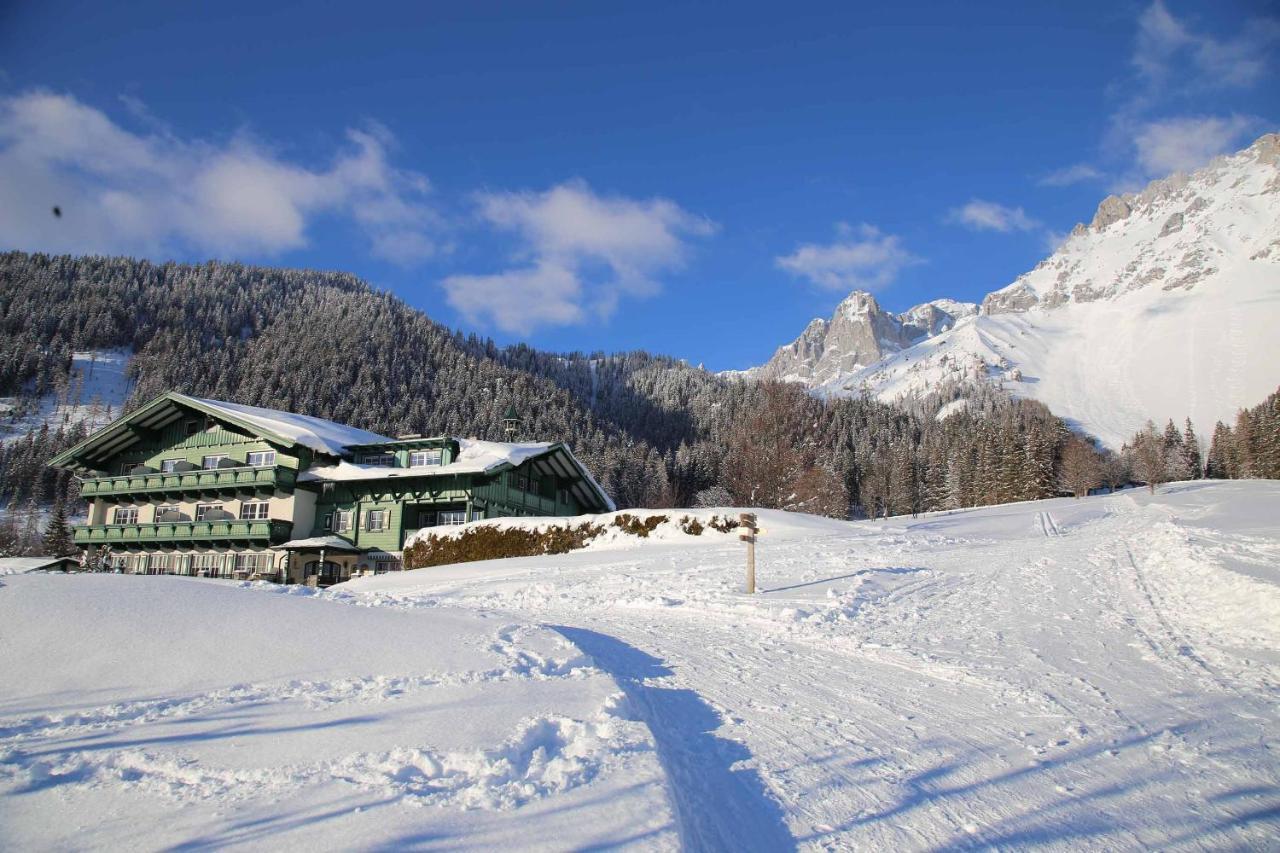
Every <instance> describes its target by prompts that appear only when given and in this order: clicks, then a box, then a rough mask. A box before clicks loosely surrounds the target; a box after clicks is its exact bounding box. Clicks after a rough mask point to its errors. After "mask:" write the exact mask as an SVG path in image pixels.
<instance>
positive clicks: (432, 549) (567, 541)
mask: <svg viewBox="0 0 1280 853" xmlns="http://www.w3.org/2000/svg"><path fill="white" fill-rule="evenodd" d="M670 520H672V518H671V516H669V515H650V516H646V517H644V518H641V517H639V516H636V515H631V514H630V513H625V512H624V513H619V514H618V515H615V516H614V517H613V518H612V519H611V520H609V521H608V523H607V524H597V523H594V522H590V521H584V522H582V523H580V524H575V525H568V524H565V525H555V524H551V525H548V526H547V527H545V528H543V529H541V530H531V529H528V528H523V527H498V526H495V525H490V524H477V525H475V526H473V527H468V528H467V529H465V530H463V531H461V532H460V533H456V534H444V535H441V534H436V533H430V534H427V535H426V536H423V537H421V538H420V539H418V541H417V542H414V543H413V544H412V545H410V546H409V547H408V548H405V549H404V556H403V559H404V567H405V568H406V569H423V568H427V567H429V566H445V565H449V564H451V563H470V562H475V561H476V560H503V559H507V558H509V557H538V556H541V555H543V554H567V553H569V552H570V551H576V550H578V549H580V548H584V547H586V546H587V545H588V544H589V543H590V542H591V541H592V540H593V539H595V538H596V537H597V536H599V535H600V534H602V533H604V532H605V530H606V528H607V527H616V528H618V529H619V530H621V531H622V532H623V533H626V534H627V535H629V536H636V537H638V538H641V539H647V538H648V537H649V534H650V533H652V532H653V531H654V530H656V529H657V528H658V526H659V525H661V524H662V523H663V522H665V521H670ZM676 522H677V523H678V524H679V525H680V529H681V530H682V531H683V532H684V533H686V534H688V535H690V536H701V535H702V531H703V530H705V529H706V528H707V527H710V528H711V529H712V530H718V531H720V532H721V533H728V532H729V531H730V530H732V529H734V528H735V527H737V526H738V522H737V521H735V520H733V519H731V518H727V517H721V516H718V515H715V516H712V517H711V518H710V519H708V520H707V522H706V523H705V524H704V523H703V522H702V521H700V520H698V519H697V518H694V517H692V516H688V515H683V516H680V518H679V519H676Z"/></svg>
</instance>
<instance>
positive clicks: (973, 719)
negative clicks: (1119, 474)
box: [352, 486, 1280, 850]
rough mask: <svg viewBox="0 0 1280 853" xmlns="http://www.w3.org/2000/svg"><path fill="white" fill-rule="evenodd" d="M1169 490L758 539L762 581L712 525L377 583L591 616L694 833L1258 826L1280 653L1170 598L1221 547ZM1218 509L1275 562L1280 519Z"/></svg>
mask: <svg viewBox="0 0 1280 853" xmlns="http://www.w3.org/2000/svg"><path fill="white" fill-rule="evenodd" d="M1225 488H1231V487H1230V486H1227V487H1225ZM1264 497H1265V498H1266V499H1267V500H1268V501H1269V502H1270V505H1271V506H1273V507H1276V508H1280V490H1277V489H1274V488H1273V489H1272V490H1271V491H1270V492H1269V493H1267V494H1266V495H1265V496H1264ZM1042 506H1048V507H1052V509H1048V508H1046V509H1038V507H1042ZM1170 513H1171V510H1170V509H1169V507H1167V506H1165V505H1162V504H1161V503H1160V500H1159V498H1158V497H1157V499H1155V500H1154V501H1148V500H1147V499H1146V497H1145V495H1136V496H1135V495H1131V494H1122V495H1117V496H1111V497H1097V498H1092V499H1085V500H1081V501H1071V500H1065V501H1054V502H1052V503H1049V504H1045V503H1040V504H1027V505H1021V506H1014V507H998V508H993V509H991V510H978V511H972V512H961V513H956V514H948V515H939V516H933V517H924V518H921V519H917V520H911V519H894V520H890V522H889V524H888V525H885V526H883V527H877V526H876V525H874V524H858V525H850V526H849V528H848V532H847V533H842V534H836V533H832V534H829V535H827V536H825V537H822V538H819V539H814V538H809V539H803V540H799V541H794V540H793V541H779V542H777V543H770V542H769V541H768V539H767V538H766V539H765V540H763V541H762V544H761V546H760V561H761V577H762V578H763V579H765V580H764V581H763V586H764V589H763V592H762V594H761V595H759V596H758V597H756V598H754V599H748V598H746V597H744V596H742V595H740V594H739V593H738V590H737V583H738V582H739V574H740V572H741V560H742V555H741V552H740V551H739V550H738V549H736V548H724V547H707V548H705V549H703V550H699V551H694V550H690V551H689V552H687V553H686V554H672V555H671V556H667V557H663V558H660V559H654V558H651V559H648V560H644V561H643V562H642V560H641V559H640V558H638V556H637V555H636V553H635V552H630V553H628V552H622V553H618V554H608V555H605V554H595V555H591V556H590V558H588V559H583V556H584V555H574V556H572V557H568V558H539V559H537V560H536V561H530V563H531V565H530V567H529V568H528V569H527V570H525V571H513V570H512V569H511V568H507V569H506V570H504V571H503V572H502V573H501V574H497V573H486V572H484V571H480V570H477V571H475V572H474V574H473V575H472V576H470V577H468V578H467V579H466V580H461V579H459V578H455V577H450V579H448V580H441V581H439V582H433V581H432V580H431V578H430V575H429V574H426V573H420V575H421V579H420V580H419V581H417V588H415V589H412V590H403V591H397V590H394V589H392V588H390V587H391V586H393V585H394V582H392V584H388V585H385V586H384V588H383V589H381V590H379V591H370V592H369V593H367V594H366V598H365V601H366V603H372V602H375V601H376V602H378V603H380V604H383V605H390V606H422V605H423V604H424V603H430V604H431V605H433V606H434V605H439V604H448V605H450V606H464V607H473V608H478V609H480V610H483V611H487V612H492V611H498V612H504V613H512V614H520V616H521V617H523V618H536V619H538V620H540V621H542V622H544V623H545V624H548V625H551V626H553V627H555V629H556V630H558V631H560V632H561V633H562V634H563V635H564V636H566V637H568V638H569V639H571V640H573V641H574V642H575V643H576V644H577V645H578V646H579V647H580V648H581V649H582V650H583V651H584V652H586V653H587V654H588V655H590V656H591V657H592V659H593V660H594V661H595V663H596V665H597V666H599V667H601V668H602V669H604V670H605V671H607V672H609V673H610V674H611V675H613V676H614V678H615V679H616V680H617V681H618V682H619V684H620V686H621V687H622V689H623V691H624V692H625V693H626V694H627V696H628V698H629V700H630V702H631V705H632V706H633V707H634V708H636V709H637V710H638V712H639V714H640V716H641V718H642V719H644V720H645V722H647V723H648V724H649V726H650V728H651V729H652V731H653V733H654V737H655V740H656V742H657V745H658V750H659V754H660V757H661V760H662V763H663V767H664V769H665V770H666V772H667V775H668V781H669V785H670V786H671V788H672V796H673V800H674V803H675V807H676V813H677V815H678V817H679V820H680V824H681V834H682V839H683V841H684V843H685V845H686V846H687V847H689V848H690V849H706V850H728V849H735V850H754V849H760V850H765V849H768V850H773V849H786V848H788V847H792V846H797V845H798V846H800V847H804V848H819V849H822V848H840V847H856V848H873V849H937V848H947V847H970V846H972V847H990V846H995V847H1004V846H1025V845H1040V844H1050V845H1051V846H1062V847H1071V848H1079V847H1089V848H1102V849H1116V848H1134V847H1149V846H1166V847H1174V848H1178V847H1186V848H1201V847H1224V846H1225V847H1246V848H1264V847H1267V846H1270V844H1272V843H1274V840H1275V838H1276V837H1277V832H1278V831H1280V787H1277V781H1278V775H1277V763H1276V761H1275V759H1274V757H1273V756H1272V755H1271V750H1270V746H1269V744H1270V743H1271V742H1274V740H1275V738H1276V735H1277V733H1278V731H1277V730H1278V729H1280V725H1277V720H1276V714H1275V699H1276V685H1277V683H1278V680H1277V672H1278V670H1277V667H1276V664H1277V663H1280V658H1277V656H1275V654H1274V653H1275V651H1276V647H1275V646H1274V645H1272V646H1270V648H1269V652H1271V653H1272V655H1271V657H1269V658H1268V659H1267V660H1265V661H1263V660H1256V659H1254V660H1242V659H1241V658H1240V657H1239V656H1238V650H1233V649H1232V648H1230V647H1228V646H1226V645H1224V644H1222V643H1220V642H1218V640H1217V639H1216V637H1215V636H1214V634H1213V633H1210V632H1202V631H1197V630H1196V629H1195V628H1194V627H1192V626H1191V625H1189V624H1188V623H1187V622H1186V620H1185V618H1184V617H1185V615H1186V614H1185V612H1179V611H1177V610H1175V609H1174V608H1173V607H1172V606H1171V604H1170V601H1169V600H1167V599H1168V596H1170V595H1172V593H1166V592H1162V591H1161V590H1162V587H1163V585H1165V584H1168V585H1169V588H1170V589H1174V588H1176V585H1177V584H1179V583H1183V582H1184V581H1186V580H1188V579H1187V578H1183V577H1181V576H1180V575H1179V574H1178V572H1177V571H1175V570H1177V569H1179V567H1180V564H1179V560H1184V559H1193V560H1200V561H1201V562H1203V555H1194V554H1191V552H1190V551H1188V550H1187V549H1186V548H1185V547H1183V546H1180V545H1178V543H1177V541H1175V540H1177V535H1176V534H1177V533H1178V532H1179V531H1180V530H1181V528H1177V527H1176V525H1174V526H1172V527H1169V529H1168V530H1165V531H1163V532H1161V530H1160V527H1161V525H1166V526H1168V525H1170V522H1169V520H1168V519H1169V516H1170ZM1002 517H1003V520H1000V521H999V522H998V523H997V519H1002ZM966 518H971V519H972V522H973V523H971V524H966V521H965V519H966ZM1011 518H1012V519H1016V518H1023V519H1027V520H1028V521H1029V522H1030V526H1029V527H1020V528H1019V529H1020V530H1023V531H1026V533H1025V534H1020V535H1009V534H1008V532H1007V529H1008V527H1007V525H1006V521H1007V520H1008V519H1011ZM984 522H988V523H984ZM1024 523H1025V522H1024ZM987 527H991V530H990V535H989V536H984V535H982V534H984V533H987V532H988V530H987ZM1153 529H1155V537H1154V538H1153V536H1152V531H1153ZM949 531H963V532H964V533H965V534H966V535H965V536H964V537H959V536H952V535H947V533H948V532H949ZM975 533H976V534H978V535H972V534H975ZM1027 534H1030V536H1031V538H1030V539H1028V538H1025V537H1026V536H1027ZM1218 535H1219V536H1220V537H1222V538H1224V539H1226V540H1229V547H1230V548H1232V549H1234V550H1235V552H1236V554H1237V556H1240V555H1245V556H1249V557H1252V558H1253V559H1254V560H1256V561H1258V562H1259V563H1260V564H1269V565H1270V566H1271V567H1272V568H1274V567H1275V565H1276V562H1275V557H1276V555H1277V554H1278V553H1280V549H1278V547H1277V542H1276V540H1275V539H1274V538H1269V537H1266V536H1262V537H1249V536H1243V535H1240V536H1237V535H1232V534H1223V533H1219V534H1218ZM1171 549H1172V550H1171ZM1138 550H1142V551H1143V554H1142V556H1141V557H1139V556H1137V555H1135V551H1138ZM1268 561H1269V562H1268ZM515 565H517V564H515V563H511V564H509V566H515ZM1161 573H1166V574H1167V577H1160V575H1161ZM771 575H773V576H780V577H787V578H798V580H793V581H791V582H788V583H783V584H779V585H776V586H772V587H771V586H770V585H769V583H768V580H767V579H768V578H769V577H770V576H771ZM1190 580H1191V582H1193V583H1195V582H1196V579H1195V578H1191V579H1190ZM1272 582H1273V583H1274V579H1273V581H1272ZM368 586H371V587H374V588H376V587H377V586H378V584H377V583H376V582H375V583H373V584H369V585H368ZM361 588H362V587H361V586H359V585H352V589H353V591H354V590H358V589H361ZM1268 592H1269V593H1270V594H1272V595H1274V594H1275V590H1274V589H1271V590H1268ZM820 596H824V597H820ZM1192 606H1194V601H1192ZM1264 648H1266V647H1264Z"/></svg>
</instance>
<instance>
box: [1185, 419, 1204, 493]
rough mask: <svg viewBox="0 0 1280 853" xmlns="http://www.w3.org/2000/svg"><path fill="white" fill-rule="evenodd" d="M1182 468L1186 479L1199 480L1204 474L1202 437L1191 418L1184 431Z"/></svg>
mask: <svg viewBox="0 0 1280 853" xmlns="http://www.w3.org/2000/svg"><path fill="white" fill-rule="evenodd" d="M1182 469H1183V473H1184V474H1185V475H1186V476H1185V479H1188V480H1199V479H1200V478H1201V477H1203V476H1204V462H1203V460H1201V458H1200V439H1199V438H1197V437H1196V431H1195V429H1194V428H1193V427H1192V426H1191V418H1187V425H1186V427H1185V428H1184V429H1183V431H1182Z"/></svg>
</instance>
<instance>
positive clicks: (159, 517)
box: [156, 504, 182, 521]
mask: <svg viewBox="0 0 1280 853" xmlns="http://www.w3.org/2000/svg"><path fill="white" fill-rule="evenodd" d="M181 512H182V509H181V507H178V506H176V505H174V504H161V505H160V506H157V507H156V521H177V520H178V514H179V513H181Z"/></svg>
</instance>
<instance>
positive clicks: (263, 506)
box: [240, 501, 271, 521]
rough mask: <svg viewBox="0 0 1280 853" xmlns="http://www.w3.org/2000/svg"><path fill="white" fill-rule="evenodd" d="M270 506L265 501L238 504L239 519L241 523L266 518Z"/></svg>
mask: <svg viewBox="0 0 1280 853" xmlns="http://www.w3.org/2000/svg"><path fill="white" fill-rule="evenodd" d="M270 509H271V505H270V504H269V503H267V502H266V501H245V502H244V503H242V504H240V518H241V520H243V521H260V520H263V519H265V518H267V515H268V511H269V510H270Z"/></svg>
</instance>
